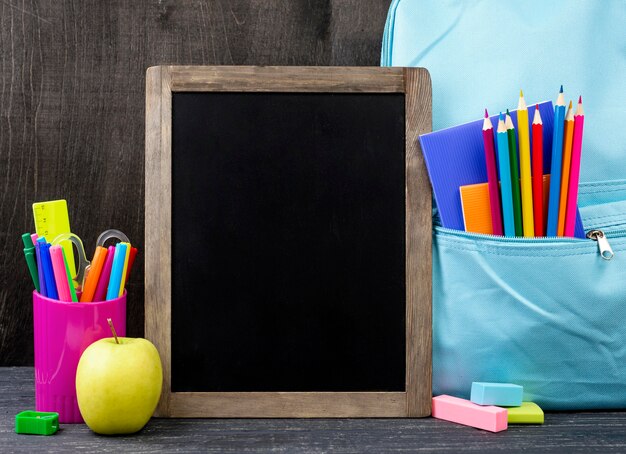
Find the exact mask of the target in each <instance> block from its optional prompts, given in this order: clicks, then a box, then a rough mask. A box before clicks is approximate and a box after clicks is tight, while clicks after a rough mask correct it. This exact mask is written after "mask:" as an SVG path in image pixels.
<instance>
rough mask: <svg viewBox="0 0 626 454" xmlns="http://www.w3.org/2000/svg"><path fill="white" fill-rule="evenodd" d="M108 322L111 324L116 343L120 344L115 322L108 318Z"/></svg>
mask: <svg viewBox="0 0 626 454" xmlns="http://www.w3.org/2000/svg"><path fill="white" fill-rule="evenodd" d="M107 322H109V328H111V332H112V333H113V337H114V338H115V343H116V344H119V343H120V341H119V340H117V333H116V332H115V326H113V321H112V320H111V319H110V318H107Z"/></svg>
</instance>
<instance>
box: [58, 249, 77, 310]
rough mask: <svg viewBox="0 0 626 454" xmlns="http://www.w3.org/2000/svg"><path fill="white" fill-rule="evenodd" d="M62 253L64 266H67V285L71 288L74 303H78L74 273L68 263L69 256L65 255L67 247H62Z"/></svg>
mask: <svg viewBox="0 0 626 454" xmlns="http://www.w3.org/2000/svg"><path fill="white" fill-rule="evenodd" d="M61 255H62V256H63V266H65V275H66V276H67V285H68V287H69V289H70V298H71V300H72V302H73V303H78V296H76V289H75V288H74V281H73V280H72V275H71V274H70V266H69V265H68V263H67V258H66V257H65V249H63V248H61Z"/></svg>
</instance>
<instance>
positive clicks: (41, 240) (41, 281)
mask: <svg viewBox="0 0 626 454" xmlns="http://www.w3.org/2000/svg"><path fill="white" fill-rule="evenodd" d="M45 242H46V238H45V237H41V238H38V239H37V241H35V254H36V255H37V274H38V275H39V294H40V295H41V296H48V292H47V291H46V278H45V277H44V275H43V267H42V265H41V253H40V252H39V247H40V246H41V243H45Z"/></svg>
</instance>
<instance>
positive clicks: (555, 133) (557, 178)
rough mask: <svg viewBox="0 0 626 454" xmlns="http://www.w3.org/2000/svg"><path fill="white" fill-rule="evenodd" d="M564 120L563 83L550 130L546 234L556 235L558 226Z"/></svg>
mask: <svg viewBox="0 0 626 454" xmlns="http://www.w3.org/2000/svg"><path fill="white" fill-rule="evenodd" d="M564 121H565V97H564V96H563V85H561V91H560V92H559V97H558V98H557V99H556V105H555V106H554V129H553V130H552V164H551V168H550V198H549V199H548V221H547V224H546V236H557V232H558V227H559V201H560V200H561V167H562V165H563V164H562V161H563V126H564V125H563V123H564Z"/></svg>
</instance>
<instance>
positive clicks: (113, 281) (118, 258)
mask: <svg viewBox="0 0 626 454" xmlns="http://www.w3.org/2000/svg"><path fill="white" fill-rule="evenodd" d="M125 260H126V245H125V244H123V243H117V245H116V246H115V255H114V256H113V266H112V267H111V277H110V278H109V287H108V288H107V297H106V300H107V301H109V300H114V299H115V298H118V297H119V294H120V285H122V272H123V271H124V261H125Z"/></svg>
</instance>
